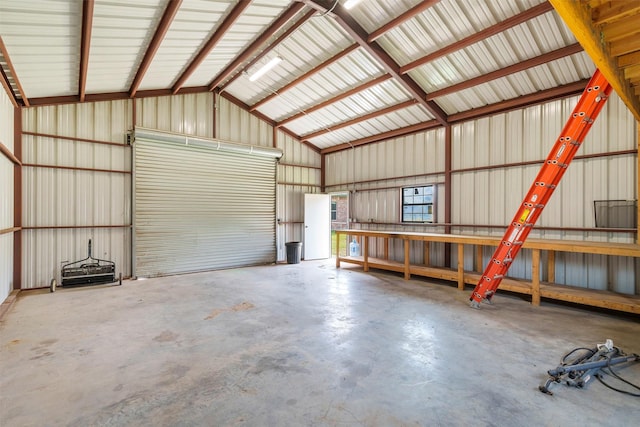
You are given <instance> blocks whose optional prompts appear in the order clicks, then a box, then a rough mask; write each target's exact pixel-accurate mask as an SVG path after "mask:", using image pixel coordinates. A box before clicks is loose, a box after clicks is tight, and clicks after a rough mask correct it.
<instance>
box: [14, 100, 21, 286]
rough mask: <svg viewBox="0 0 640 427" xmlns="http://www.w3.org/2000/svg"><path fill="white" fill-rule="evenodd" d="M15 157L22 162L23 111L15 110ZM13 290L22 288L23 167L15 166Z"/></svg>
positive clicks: (18, 108)
mask: <svg viewBox="0 0 640 427" xmlns="http://www.w3.org/2000/svg"><path fill="white" fill-rule="evenodd" d="M13 155H14V156H15V157H16V158H17V159H18V160H19V161H20V162H22V109H21V108H20V107H16V108H14V110H13ZM13 226H14V227H15V228H17V229H18V230H16V231H15V232H14V233H13V289H21V288H22V229H21V228H22V165H21V164H14V165H13Z"/></svg>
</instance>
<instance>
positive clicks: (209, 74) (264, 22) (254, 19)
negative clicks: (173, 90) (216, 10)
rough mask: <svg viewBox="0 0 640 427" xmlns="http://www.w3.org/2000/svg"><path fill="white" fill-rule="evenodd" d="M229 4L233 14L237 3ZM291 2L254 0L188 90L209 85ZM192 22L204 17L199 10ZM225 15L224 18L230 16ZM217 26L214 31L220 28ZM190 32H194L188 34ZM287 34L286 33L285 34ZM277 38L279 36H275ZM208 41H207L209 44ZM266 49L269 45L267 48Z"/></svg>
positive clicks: (219, 43) (193, 78)
mask: <svg viewBox="0 0 640 427" xmlns="http://www.w3.org/2000/svg"><path fill="white" fill-rule="evenodd" d="M227 3H229V10H231V7H233V6H235V2H227ZM289 3H290V2H289V1H287V0H254V1H252V2H251V5H250V6H249V7H247V8H246V9H245V10H244V12H243V14H242V15H241V16H240V17H239V18H238V19H237V20H236V22H235V23H234V24H233V25H232V26H231V28H229V30H228V31H227V32H226V33H225V35H224V36H223V37H222V39H220V41H219V42H218V44H217V45H216V47H215V48H214V49H213V51H211V53H210V54H209V55H208V56H207V58H205V60H204V61H202V64H200V66H199V67H198V68H197V69H196V70H195V72H194V73H193V74H192V75H191V77H189V79H188V80H187V81H186V83H185V86H205V85H207V84H209V83H210V82H211V81H212V80H213V78H214V77H216V76H217V75H218V74H219V73H220V72H221V71H222V70H223V69H225V68H226V66H227V65H228V64H229V63H231V62H232V61H233V60H234V59H235V57H236V56H237V55H238V54H239V52H242V51H243V50H244V49H246V48H247V47H248V46H249V44H250V43H251V42H252V41H253V40H254V39H256V38H257V37H258V35H259V34H260V33H262V32H263V31H264V30H265V29H266V28H267V27H268V26H269V25H271V23H272V22H273V21H274V20H275V19H276V17H277V16H278V15H280V14H281V13H282V12H283V11H284V10H285V9H286V7H287V6H288V5H289ZM190 13H191V18H190V19H194V18H195V17H199V16H200V11H199V10H197V9H196V10H193V11H191V12H190ZM226 15H227V13H225V15H224V16H226ZM216 27H217V26H215V27H214V28H216ZM187 31H190V29H189V30H187ZM281 31H283V30H281ZM274 37H275V36H274ZM207 39H208V37H207V38H205V40H207ZM265 46H266V45H265Z"/></svg>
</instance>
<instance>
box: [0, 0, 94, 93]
mask: <svg viewBox="0 0 640 427" xmlns="http://www.w3.org/2000/svg"><path fill="white" fill-rule="evenodd" d="M81 23H82V2H78V1H46V2H45V1H24V0H3V1H2V2H0V34H2V40H3V41H4V43H5V45H6V46H7V50H8V51H9V55H10V57H11V62H12V63H13V65H14V67H15V70H16V74H17V75H18V76H19V78H20V83H21V84H22V86H23V88H24V90H25V94H26V96H27V97H29V98H37V97H41V96H59V95H73V94H76V93H77V91H78V73H79V71H78V70H79V69H80V55H79V52H80V32H81ZM25 35H26V36H28V37H24V36H25ZM18 36H21V37H18ZM34 57H38V58H39V59H40V60H43V61H46V64H47V66H46V67H42V66H41V64H40V63H38V62H37V61H33V58H34Z"/></svg>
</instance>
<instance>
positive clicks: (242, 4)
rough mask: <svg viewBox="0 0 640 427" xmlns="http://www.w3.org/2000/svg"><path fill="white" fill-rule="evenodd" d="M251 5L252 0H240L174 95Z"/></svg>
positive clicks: (188, 67) (173, 91)
mask: <svg viewBox="0 0 640 427" xmlns="http://www.w3.org/2000/svg"><path fill="white" fill-rule="evenodd" d="M250 4H251V0H239V1H238V4H236V5H235V7H234V8H233V9H232V10H231V12H229V14H228V15H227V17H226V18H224V21H222V24H220V26H219V27H218V28H217V29H216V31H215V32H214V33H213V34H212V35H211V38H209V40H207V43H205V45H204V46H203V47H202V49H200V51H199V52H198V54H197V55H196V57H195V58H194V59H193V61H191V63H190V64H189V65H188V66H187V68H186V69H185V70H184V72H183V73H182V75H181V76H180V77H179V78H178V80H177V81H176V83H175V84H174V85H173V88H172V93H173V94H174V95H175V94H176V93H178V91H179V90H180V88H182V86H183V85H184V84H185V82H186V81H187V80H188V79H189V77H191V74H193V72H194V71H195V70H196V68H198V67H199V66H200V64H202V62H203V61H204V60H205V58H206V57H207V56H209V53H211V51H212V50H213V48H214V47H215V46H216V45H217V44H218V42H219V41H220V39H222V37H223V36H224V35H225V34H226V33H227V31H229V28H231V26H232V25H233V24H234V23H235V22H236V21H237V20H238V18H239V17H240V15H242V12H244V10H245V9H246V8H247V7H248V6H249V5H250Z"/></svg>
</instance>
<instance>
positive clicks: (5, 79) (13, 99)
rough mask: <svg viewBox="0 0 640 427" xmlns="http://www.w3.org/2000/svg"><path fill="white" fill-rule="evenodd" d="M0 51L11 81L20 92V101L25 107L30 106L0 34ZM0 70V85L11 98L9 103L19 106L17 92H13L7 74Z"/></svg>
mask: <svg viewBox="0 0 640 427" xmlns="http://www.w3.org/2000/svg"><path fill="white" fill-rule="evenodd" d="M0 53H2V56H3V57H4V60H5V62H6V63H7V68H8V69H9V72H10V73H11V76H12V77H13V81H14V82H15V84H16V87H17V88H18V91H19V92H20V96H21V98H22V102H24V105H25V106H27V107H30V105H29V99H28V98H27V95H26V94H25V93H24V89H23V88H22V85H21V84H20V79H18V75H17V74H16V69H15V68H13V63H12V62H11V58H10V57H9V51H8V50H7V47H6V46H5V44H4V41H3V40H2V36H0ZM0 71H1V72H2V73H1V74H2V86H4V89H5V90H6V91H7V94H8V95H9V98H11V103H12V104H13V106H14V107H19V104H18V96H17V94H15V93H14V92H13V88H12V87H11V83H9V78H8V77H7V75H6V74H5V72H4V70H2V69H0Z"/></svg>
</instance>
